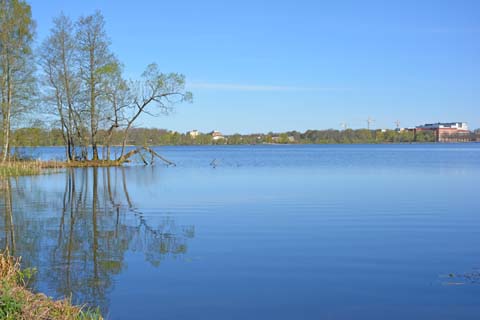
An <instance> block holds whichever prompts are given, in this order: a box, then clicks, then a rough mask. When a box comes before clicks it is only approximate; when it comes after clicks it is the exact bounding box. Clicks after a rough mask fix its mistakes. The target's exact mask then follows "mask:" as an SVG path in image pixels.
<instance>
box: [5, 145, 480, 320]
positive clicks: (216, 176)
mask: <svg viewBox="0 0 480 320" xmlns="http://www.w3.org/2000/svg"><path fill="white" fill-rule="evenodd" d="M157 151H158V152H159V153H161V154H162V155H164V156H165V157H166V158H168V159H169V160H172V161H174V162H175V163H176V164H177V166H176V167H166V166H164V165H162V164H161V163H159V162H158V163H157V164H156V165H155V166H153V167H151V166H140V165H133V166H128V167H125V168H110V169H104V168H100V169H92V168H90V169H75V170H67V171H62V172H59V173H52V174H48V175H42V176H36V177H23V178H20V179H12V180H11V181H10V182H9V186H8V188H4V190H3V191H0V195H2V196H1V197H0V204H1V206H0V208H1V210H3V212H2V216H0V239H1V240H0V244H1V245H2V246H3V247H5V246H7V245H8V246H9V247H12V246H13V247H14V250H15V254H18V255H21V256H22V257H23V262H24V263H25V265H26V266H36V267H37V268H38V275H37V277H36V279H35V281H34V282H33V283H32V286H33V287H34V288H35V289H36V290H40V291H43V292H46V293H47V294H49V295H51V296H53V297H64V296H70V295H72V298H73V300H74V301H75V302H76V303H88V304H90V305H98V306H100V307H101V309H102V311H103V313H104V314H105V315H106V318H107V319H197V318H200V319H203V318H205V319H478V318H479V314H480V300H479V297H480V283H479V280H480V279H479V278H478V276H475V275H478V270H479V268H480V254H479V253H480V246H479V244H480V210H479V209H480V202H479V201H478V184H479V181H480V145H479V144H452V145H447V144H435V145H338V146H238V147H236V146H212V147H159V148H157ZM29 152H31V153H35V157H38V158H44V159H45V158H55V157H56V158H61V157H62V154H63V151H62V149H61V148H41V149H36V150H33V151H32V150H29ZM212 161H213V163H214V164H215V167H214V166H212V165H211V163H212ZM8 196H11V199H12V201H11V206H9V203H10V202H9V201H8ZM12 225H13V227H12ZM450 274H452V276H449V275H450ZM469 275H473V276H472V277H466V276H469Z"/></svg>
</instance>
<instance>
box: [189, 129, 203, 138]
mask: <svg viewBox="0 0 480 320" xmlns="http://www.w3.org/2000/svg"><path fill="white" fill-rule="evenodd" d="M199 134H200V132H198V130H192V131H188V132H187V135H189V136H190V138H192V139H195V138H196V137H198V135H199Z"/></svg>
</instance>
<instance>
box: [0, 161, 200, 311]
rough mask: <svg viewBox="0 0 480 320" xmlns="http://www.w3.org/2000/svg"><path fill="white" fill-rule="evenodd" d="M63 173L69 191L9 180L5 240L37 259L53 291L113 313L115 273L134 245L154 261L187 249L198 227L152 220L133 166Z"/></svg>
mask: <svg viewBox="0 0 480 320" xmlns="http://www.w3.org/2000/svg"><path fill="white" fill-rule="evenodd" d="M63 174H64V175H65V186H64V188H63V190H61V189H59V188H58V185H51V184H47V185H45V184H42V183H38V182H36V181H35V179H34V178H31V179H32V180H31V184H29V183H27V182H26V181H27V180H28V179H27V178H25V180H22V179H20V180H14V179H10V180H5V181H3V182H2V188H1V189H2V190H1V191H0V192H1V201H2V204H1V205H2V208H3V209H4V210H2V213H1V214H2V215H3V217H1V218H2V219H1V220H2V221H3V226H2V228H1V231H0V232H1V242H0V245H1V246H2V247H3V248H9V249H10V251H11V252H13V253H15V254H17V255H21V256H22V257H23V259H24V261H26V262H27V263H28V265H32V266H37V267H38V268H39V274H38V278H37V284H43V285H46V286H47V288H44V289H47V291H48V292H55V293H56V296H57V297H69V296H72V298H73V300H74V302H76V303H88V304H92V305H99V306H101V308H102V309H103V312H105V313H106V312H108V310H107V308H108V295H109V292H110V291H111V290H112V288H113V285H114V282H115V280H114V277H115V275H117V274H119V273H120V272H121V271H122V270H123V268H124V267H125V260H126V258H125V256H126V254H127V253H128V252H141V253H143V255H144V257H145V260H146V261H148V262H149V263H151V264H152V265H153V266H159V265H160V263H161V261H162V260H163V259H165V258H167V257H172V256H173V257H178V256H181V255H183V254H184V253H185V252H186V250H187V241H188V239H190V238H193V237H194V234H195V230H194V226H191V225H189V226H179V225H177V224H176V222H175V220H174V219H173V218H172V217H168V216H165V215H160V217H159V219H156V220H155V224H153V222H152V221H149V219H147V218H146V217H145V216H144V214H143V213H142V212H141V211H139V210H137V209H136V205H135V200H134V198H133V197H132V196H131V195H130V194H129V191H128V181H127V177H126V169H125V168H88V169H87V168H85V169H71V170H66V171H65V173H63ZM57 181H58V180H57ZM146 181H148V180H146ZM147 183H148V182H147ZM26 204H29V205H31V206H32V207H28V206H27V205H26ZM39 286H40V285H39ZM39 286H37V287H39ZM38 289H40V290H42V288H41V286H40V288H38Z"/></svg>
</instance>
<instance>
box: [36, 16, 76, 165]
mask: <svg viewBox="0 0 480 320" xmlns="http://www.w3.org/2000/svg"><path fill="white" fill-rule="evenodd" d="M53 23H54V26H53V28H52V30H51V33H50V36H49V37H48V38H47V39H45V41H44V42H43V43H42V45H41V48H40V52H39V60H40V61H39V62H40V65H41V67H42V70H43V79H42V80H43V81H42V84H43V87H44V88H45V89H44V91H43V100H44V102H45V103H46V105H47V106H48V107H49V108H48V109H50V107H53V110H52V111H53V113H54V114H55V115H56V116H57V117H58V119H59V122H60V126H61V129H62V137H63V140H64V144H65V152H66V158H67V161H71V160H74V159H75V158H76V152H75V146H76V144H77V141H78V143H79V144H81V142H82V141H83V140H84V139H83V137H82V134H83V132H82V130H80V128H81V124H80V122H81V117H80V111H81V110H80V105H79V90H80V81H79V75H78V67H77V65H76V58H77V57H76V47H75V38H74V25H73V23H72V21H71V20H70V18H68V17H66V16H65V15H63V14H61V15H60V16H59V17H58V18H55V19H54V20H53Z"/></svg>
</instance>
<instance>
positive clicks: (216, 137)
mask: <svg viewBox="0 0 480 320" xmlns="http://www.w3.org/2000/svg"><path fill="white" fill-rule="evenodd" d="M211 135H212V139H213V140H214V141H217V140H223V139H225V137H224V136H223V134H222V133H221V132H220V131H216V130H214V131H212V133H211Z"/></svg>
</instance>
